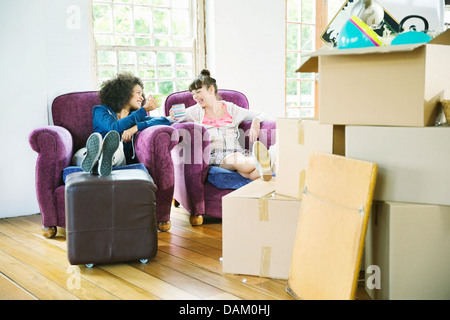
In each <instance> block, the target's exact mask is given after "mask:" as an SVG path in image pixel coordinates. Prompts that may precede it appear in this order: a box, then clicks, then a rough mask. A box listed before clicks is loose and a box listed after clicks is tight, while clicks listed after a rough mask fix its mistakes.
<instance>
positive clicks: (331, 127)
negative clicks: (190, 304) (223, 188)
mask: <svg viewBox="0 0 450 320" xmlns="http://www.w3.org/2000/svg"><path fill="white" fill-rule="evenodd" d="M448 57H450V30H448V31H446V32H444V33H442V34H441V35H439V36H438V37H436V38H434V39H433V40H432V41H431V42H429V43H428V44H412V45H401V46H387V47H378V48H362V49H342V50H319V51H317V52H316V53H314V54H312V55H311V57H310V58H309V60H307V61H306V62H305V63H304V64H303V65H302V66H301V67H300V68H299V70H298V72H318V73H319V119H316V120H314V119H289V118H280V119H277V144H278V155H277V172H276V178H275V179H273V180H272V181H271V182H264V181H262V180H257V181H254V182H252V183H250V184H248V185H247V186H245V187H243V188H241V189H238V190H236V191H235V192H232V193H230V194H228V195H227V196H225V197H224V198H223V272H226V273H237V274H250V275H259V276H266V277H272V278H280V279H288V277H289V272H290V262H291V258H292V257H291V255H292V249H293V247H294V241H295V233H296V230H297V221H298V217H299V212H300V206H301V199H302V192H303V186H304V182H305V177H306V168H307V163H308V158H309V154H310V152H311V151H319V152H324V153H330V154H337V155H344V156H346V157H349V158H353V159H359V160H364V161H370V162H373V163H376V164H378V176H377V182H376V187H375V194H374V205H373V208H372V213H371V215H370V222H369V226H368V231H367V237H366V244H365V246H366V247H365V261H364V262H363V264H364V265H365V267H366V268H368V270H375V271H378V272H379V274H377V275H375V276H374V275H372V274H370V273H367V281H366V284H368V287H366V290H367V292H368V293H369V295H370V296H371V297H372V298H373V299H450V170H449V169H448V167H449V165H450V148H449V145H450V127H442V126H441V127H435V126H434V123H435V119H436V116H437V108H436V106H437V103H438V101H439V100H441V99H444V98H446V99H448V98H449V96H450V59H449V58H448ZM372 267H375V268H372ZM372 276H373V277H372Z"/></svg>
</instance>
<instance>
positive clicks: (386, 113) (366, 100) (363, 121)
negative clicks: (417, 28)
mask: <svg viewBox="0 0 450 320" xmlns="http://www.w3.org/2000/svg"><path fill="white" fill-rule="evenodd" d="M449 57H450V30H447V31H445V32H443V33H441V34H440V35H439V36H437V37H436V38H434V39H433V40H432V41H430V42H429V43H427V44H411V45H397V46H384V47H368V48H359V49H323V50H318V51H316V52H314V53H312V54H311V55H310V57H309V59H308V60H307V61H305V62H304V63H303V64H302V65H301V66H300V68H299V69H298V70H297V72H319V121H320V123H325V124H343V125H347V124H355V125H387V126H415V127H423V126H431V125H434V122H435V119H436V115H437V108H436V105H437V102H438V101H439V100H440V99H441V98H442V97H443V96H444V93H445V91H447V92H450V59H449ZM447 95H448V93H447Z"/></svg>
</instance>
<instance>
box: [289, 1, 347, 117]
mask: <svg viewBox="0 0 450 320" xmlns="http://www.w3.org/2000/svg"><path fill="white" fill-rule="evenodd" d="M344 2H345V0H328V1H316V0H286V116H287V117H315V116H318V114H317V84H316V75H315V74H314V73H297V72H295V71H296V70H297V69H298V67H299V66H300V65H301V64H302V63H303V62H304V61H305V60H306V59H307V57H306V54H308V53H311V52H313V51H315V50H317V49H319V48H320V46H321V45H322V42H321V40H320V39H319V37H320V32H322V31H323V30H324V28H325V27H326V26H327V25H328V23H329V22H330V21H331V19H332V18H333V17H334V14H335V13H336V12H338V10H339V8H340V7H341V6H342V4H343V3H344Z"/></svg>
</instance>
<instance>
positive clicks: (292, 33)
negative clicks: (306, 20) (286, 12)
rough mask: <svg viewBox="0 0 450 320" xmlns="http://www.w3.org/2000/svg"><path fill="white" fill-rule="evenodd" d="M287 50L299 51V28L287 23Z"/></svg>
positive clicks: (296, 25)
mask: <svg viewBox="0 0 450 320" xmlns="http://www.w3.org/2000/svg"><path fill="white" fill-rule="evenodd" d="M287 49H288V50H300V26H299V25H298V24H293V23H288V25H287Z"/></svg>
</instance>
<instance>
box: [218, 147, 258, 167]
mask: <svg viewBox="0 0 450 320" xmlns="http://www.w3.org/2000/svg"><path fill="white" fill-rule="evenodd" d="M235 152H239V153H242V154H243V155H244V156H251V152H250V151H249V150H245V149H213V150H212V151H211V155H210V158H209V165H210V166H219V165H220V163H221V162H222V160H223V158H225V157H226V156H227V155H229V154H232V153H235Z"/></svg>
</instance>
